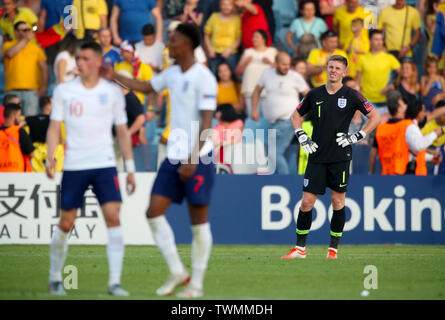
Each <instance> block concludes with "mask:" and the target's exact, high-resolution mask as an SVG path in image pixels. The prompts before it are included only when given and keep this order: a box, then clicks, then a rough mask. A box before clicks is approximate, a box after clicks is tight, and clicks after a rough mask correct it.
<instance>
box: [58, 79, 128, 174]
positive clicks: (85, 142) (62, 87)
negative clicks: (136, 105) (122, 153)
mask: <svg viewBox="0 0 445 320" xmlns="http://www.w3.org/2000/svg"><path fill="white" fill-rule="evenodd" d="M50 118H51V120H57V121H64V123H65V129H66V153H65V162H64V166H63V169H64V170H87V169H98V168H107V167H114V166H116V160H115V156H114V149H113V137H112V131H111V130H112V127H113V125H121V124H125V123H126V122H127V114H126V111H125V98H124V95H123V93H122V90H121V89H120V87H119V86H118V85H116V84H114V83H112V82H109V81H107V80H104V79H100V80H99V83H98V84H97V85H96V86H95V87H94V88H92V89H87V88H85V87H84V86H83V84H82V82H81V80H80V79H79V78H78V79H75V80H72V81H69V82H65V83H62V84H59V85H58V86H56V88H55V89H54V93H53V102H52V111H51V117H50Z"/></svg>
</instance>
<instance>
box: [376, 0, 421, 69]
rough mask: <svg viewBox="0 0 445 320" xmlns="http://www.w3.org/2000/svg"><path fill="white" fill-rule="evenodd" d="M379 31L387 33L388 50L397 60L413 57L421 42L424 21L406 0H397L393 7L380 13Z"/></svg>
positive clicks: (386, 43)
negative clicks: (421, 29) (415, 47)
mask: <svg viewBox="0 0 445 320" xmlns="http://www.w3.org/2000/svg"><path fill="white" fill-rule="evenodd" d="M377 27H378V29H380V30H383V31H384V32H385V45H386V49H387V50H388V51H389V52H390V53H391V54H393V55H394V56H395V57H396V58H398V59H399V60H401V59H402V58H404V57H412V55H413V51H412V49H413V48H414V46H415V45H416V44H417V43H418V42H419V40H420V28H421V27H422V21H421V19H420V14H419V11H417V9H416V8H414V7H412V6H407V5H406V0H396V3H395V4H394V5H393V6H389V7H386V8H384V9H383V10H382V11H381V12H380V16H379V20H378V26H377ZM413 33H414V35H413V36H412V34H413Z"/></svg>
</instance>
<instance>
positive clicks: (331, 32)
mask: <svg viewBox="0 0 445 320" xmlns="http://www.w3.org/2000/svg"><path fill="white" fill-rule="evenodd" d="M332 37H338V33H337V32H335V31H334V30H327V31H325V32H323V33H322V34H321V36H320V41H323V40H325V39H327V38H332Z"/></svg>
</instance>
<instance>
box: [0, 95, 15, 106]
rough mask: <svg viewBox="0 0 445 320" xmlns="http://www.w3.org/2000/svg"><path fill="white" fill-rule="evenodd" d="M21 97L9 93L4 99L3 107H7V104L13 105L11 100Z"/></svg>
mask: <svg viewBox="0 0 445 320" xmlns="http://www.w3.org/2000/svg"><path fill="white" fill-rule="evenodd" d="M18 97H19V96H18V95H16V94H14V93H7V94H5V96H4V97H3V101H2V102H3V103H2V104H3V105H4V106H6V105H7V104H9V103H11V100H12V99H14V98H18Z"/></svg>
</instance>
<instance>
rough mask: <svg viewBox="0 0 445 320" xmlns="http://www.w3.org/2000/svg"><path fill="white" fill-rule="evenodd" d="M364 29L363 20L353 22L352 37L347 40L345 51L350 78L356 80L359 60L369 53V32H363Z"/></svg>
mask: <svg viewBox="0 0 445 320" xmlns="http://www.w3.org/2000/svg"><path fill="white" fill-rule="evenodd" d="M363 29H364V21H363V19H362V18H355V19H354V20H352V22H351V30H352V36H351V37H349V38H348V39H347V40H346V46H345V50H346V52H347V53H348V62H349V64H348V67H349V76H350V77H352V78H354V79H355V74H356V66H357V63H358V59H359V58H360V57H361V56H363V55H364V54H365V53H368V52H369V38H368V32H362V31H363Z"/></svg>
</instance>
